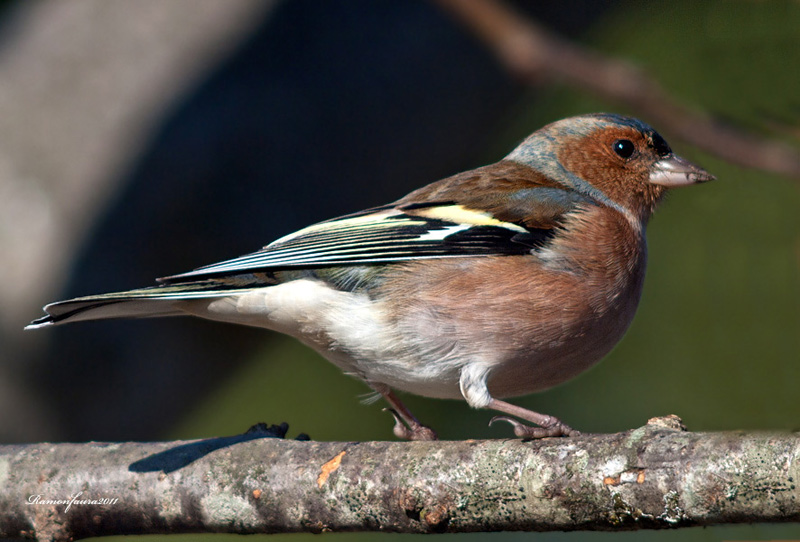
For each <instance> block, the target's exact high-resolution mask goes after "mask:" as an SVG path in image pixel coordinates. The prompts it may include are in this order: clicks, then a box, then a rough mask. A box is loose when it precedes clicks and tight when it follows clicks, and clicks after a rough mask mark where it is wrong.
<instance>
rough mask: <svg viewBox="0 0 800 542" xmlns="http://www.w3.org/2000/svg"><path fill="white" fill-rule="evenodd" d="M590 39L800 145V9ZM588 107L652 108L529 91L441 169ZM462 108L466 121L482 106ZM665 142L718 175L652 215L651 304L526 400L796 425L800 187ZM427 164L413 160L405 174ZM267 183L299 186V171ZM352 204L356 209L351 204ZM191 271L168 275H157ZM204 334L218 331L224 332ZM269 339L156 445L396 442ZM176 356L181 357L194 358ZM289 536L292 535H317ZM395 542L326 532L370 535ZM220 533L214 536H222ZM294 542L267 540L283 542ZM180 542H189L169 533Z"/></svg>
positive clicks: (648, 25) (719, 110) (778, 533)
mask: <svg viewBox="0 0 800 542" xmlns="http://www.w3.org/2000/svg"><path fill="white" fill-rule="evenodd" d="M576 39H577V40H578V41H580V42H581V43H583V44H585V45H587V46H589V47H592V48H595V49H597V50H598V51H601V52H603V53H605V54H608V55H612V56H616V57H621V58H624V59H627V60H629V61H631V62H633V63H636V64H637V65H639V66H641V67H642V68H643V69H645V70H646V71H647V72H648V73H649V74H650V75H652V76H653V77H654V78H655V79H657V80H658V81H659V82H660V84H661V85H662V86H663V87H664V88H665V89H666V90H667V91H668V92H670V93H671V94H673V95H674V96H676V97H677V98H679V99H680V100H681V101H683V102H685V103H686V104H689V105H691V106H692V107H693V108H696V109H697V110H703V111H707V112H709V113H710V114H712V115H714V116H717V117H719V118H722V119H725V120H726V121H727V122H729V123H732V124H735V125H739V126H741V127H745V128H747V129H750V130H753V131H755V132H757V133H762V134H765V135H770V136H775V133H774V132H772V131H771V130H770V128H771V127H772V126H773V124H771V123H773V122H774V121H775V120H776V119H777V120H778V121H779V122H780V123H781V125H784V124H785V125H786V126H788V127H790V130H787V131H786V132H784V133H781V134H777V137H781V138H783V139H785V140H786V141H787V142H789V143H790V144H792V145H794V146H795V147H798V148H800V135H798V134H800V3H798V2H755V1H753V2H748V1H707V2H694V1H690V0H683V1H673V2H669V3H667V2H612V3H609V4H608V7H607V9H604V11H603V12H602V13H601V14H599V15H597V16H596V17H595V18H594V19H593V20H591V21H590V23H589V24H587V25H586V26H585V28H583V29H582V30H581V31H580V32H579V33H578V35H577V36H576ZM332 107H335V104H332ZM590 111H614V112H620V113H626V114H632V115H635V116H640V115H639V114H638V113H637V111H635V110H630V109H626V107H625V105H624V104H618V103H608V102H603V101H600V100H598V99H596V98H595V97H593V96H591V95H588V94H587V93H585V92H584V91H581V90H580V89H575V88H572V87H567V86H562V85H556V84H554V85H545V86H542V87H541V88H539V89H537V91H536V92H535V94H533V93H532V94H530V95H522V96H521V98H520V99H518V100H516V101H515V102H514V106H513V108H512V109H511V110H510V111H507V112H506V114H505V115H504V117H503V118H501V119H499V121H498V123H497V124H496V125H494V126H493V128H492V129H491V130H487V133H488V134H489V135H490V136H491V137H486V138H485V139H486V140H485V142H484V144H483V145H482V146H481V148H479V149H474V152H472V153H471V154H470V156H471V158H470V160H471V162H472V163H467V164H459V167H458V169H452V170H447V171H442V172H441V175H440V176H443V175H446V174H451V173H456V172H457V171H458V170H459V169H466V168H468V167H474V166H478V165H482V164H485V163H489V162H492V161H495V160H497V159H499V158H501V157H502V156H503V155H504V154H505V153H506V152H508V151H509V150H510V149H511V148H513V147H514V146H515V145H516V143H517V142H518V141H519V140H521V139H522V138H523V137H524V136H525V135H527V134H528V133H529V132H531V131H533V130H535V129H537V128H539V127H540V126H542V125H544V124H546V123H548V122H551V121H553V120H556V119H559V118H562V117H565V116H570V115H575V114H580V113H584V112H590ZM386 114H387V115H392V116H398V115H399V116H402V114H403V113H402V112H396V111H395V112H386ZM461 114H462V115H464V116H469V115H470V111H468V110H466V111H462V112H461ZM644 120H647V118H646V117H644ZM655 128H656V129H659V127H658V126H655ZM662 135H664V136H665V138H666V139H667V140H668V141H669V142H670V143H671V145H672V146H673V148H675V149H676V151H677V152H679V153H680V154H682V155H684V156H686V157H687V158H689V159H691V160H693V161H695V162H697V163H699V164H701V165H703V166H704V167H705V168H706V169H708V170H709V171H711V172H712V173H714V174H715V175H716V176H717V178H718V181H716V182H714V183H709V184H705V185H702V186H696V187H689V188H686V189H681V190H676V191H674V192H673V193H672V194H670V197H669V198H668V199H667V200H666V201H665V202H664V203H663V204H662V206H661V208H660V209H659V211H658V212H657V213H656V215H655V216H654V218H653V220H652V221H651V223H650V226H649V231H648V239H649V251H650V260H649V268H648V275H647V280H646V284H645V290H644V295H643V299H642V303H641V305H640V308H639V311H638V313H637V316H636V318H635V320H634V322H633V325H632V327H631V329H630V330H629V332H628V334H627V335H626V337H625V338H624V340H623V341H622V343H621V344H620V345H619V346H618V347H617V348H616V349H615V350H614V351H613V352H612V353H611V354H610V355H609V356H608V357H607V358H606V359H605V360H604V361H603V362H602V363H600V364H599V365H598V366H596V367H594V368H593V369H591V370H590V371H588V372H586V373H584V374H582V375H581V376H579V377H578V378H576V379H574V380H573V381H571V382H569V383H567V384H564V385H562V386H559V387H557V388H556V389H553V390H549V391H547V392H544V393H540V394H536V395H533V396H529V397H525V398H520V399H517V400H515V402H516V403H517V404H520V405H522V406H525V407H527V408H531V409H533V410H536V411H539V412H546V413H549V414H553V415H555V416H558V417H559V418H561V419H563V420H564V421H565V422H567V423H568V424H570V425H571V426H573V427H575V428H577V429H579V430H582V431H587V432H616V431H624V430H627V429H630V428H632V427H638V426H641V425H643V424H644V423H645V422H646V421H647V419H648V418H650V417H653V416H660V415H666V414H677V415H679V416H680V417H681V418H682V419H683V420H684V422H685V423H686V425H687V426H688V428H689V429H690V430H692V431H723V430H734V429H745V430H798V429H800V400H799V398H798V390H799V389H800V180H798V179H787V178H781V177H778V176H775V175H770V174H766V173H763V172H760V171H752V170H745V169H742V168H739V167H736V166H732V165H730V164H726V163H724V162H722V161H720V160H719V159H717V158H715V157H713V156H709V155H705V154H702V153H700V152H699V151H698V150H697V149H695V148H692V147H688V146H687V145H686V144H684V143H683V142H681V141H679V140H676V139H675V138H674V137H670V134H669V133H668V132H662ZM356 154H357V151H356ZM355 159H357V158H355ZM413 169H414V167H413V164H410V165H409V170H410V171H413ZM432 180H435V177H434V178H419V179H410V180H409V182H410V183H411V187H414V186H421V185H422V184H424V183H427V182H430V181H432ZM375 181H376V182H379V181H380V180H379V179H376V180H375ZM271 182H274V183H288V184H289V185H293V186H296V184H295V183H299V182H302V179H284V178H277V179H272V180H271ZM380 188H381V187H376V188H374V191H375V192H376V193H375V194H370V197H373V196H374V197H376V198H377V199H375V200H374V201H372V202H371V204H374V205H378V204H382V203H385V202H387V201H390V200H391V199H394V198H396V197H398V196H400V195H402V192H399V193H398V192H397V191H395V188H396V187H394V186H389V187H387V188H386V189H385V194H381V193H380ZM335 194H336V188H335V187H329V189H328V191H320V192H319V193H318V194H316V195H317V197H319V198H320V199H325V198H330V197H334V195H335ZM348 210H349V211H355V210H357V208H350V209H344V211H348ZM293 212H295V213H296V214H297V215H299V218H298V220H300V221H301V222H312V221H314V220H318V219H322V218H326V217H324V216H310V217H309V218H308V220H304V218H303V211H302V209H293ZM298 225H302V224H298ZM282 233H286V232H282ZM268 240H269V239H263V241H264V242H267V241H268ZM251 248H253V247H251ZM233 255H234V254H223V255H221V256H222V257H226V256H233ZM197 263H205V262H202V261H201V262H197ZM189 267H191V265H189ZM180 270H181V269H175V270H173V269H162V272H161V274H162V275H164V274H168V273H170V272H172V271H180ZM138 285H139V284H128V286H138ZM123 287H125V286H123ZM84 293H89V292H84ZM42 301H48V300H42ZM21 324H22V323H20V327H21ZM148 325H150V324H148ZM138 329H139V327H138V325H136V326H132V327H131V326H129V327H128V328H127V331H126V333H128V334H131V333H137V331H138ZM200 329H202V330H205V331H207V332H208V333H211V332H212V330H213V329H216V327H203V328H200ZM70 331H71V330H70ZM263 335H269V337H268V339H269V340H264V341H263V345H259V346H258V347H257V348H256V349H255V350H253V352H250V353H248V355H247V359H246V360H245V362H243V363H239V364H235V365H234V366H232V368H231V369H230V370H229V371H227V372H226V373H225V375H224V378H219V379H218V381H217V384H216V385H215V386H212V387H210V388H202V389H200V390H198V393H202V400H198V401H197V402H193V403H192V404H191V407H190V408H189V409H188V410H187V411H184V412H180V414H179V415H177V416H175V418H176V419H175V422H174V423H172V424H171V425H170V427H168V428H164V429H163V430H162V431H161V432H159V433H158V434H154V435H153V436H152V438H159V439H196V438H203V437H212V436H220V435H229V434H235V433H238V432H242V431H244V430H245V429H247V428H248V427H249V426H250V425H252V424H253V423H255V422H258V421H265V422H267V423H278V422H281V421H286V422H288V423H289V424H290V431H289V436H291V437H293V436H294V435H296V434H297V433H299V432H305V433H308V434H309V435H310V436H311V437H312V438H313V439H315V440H344V441H351V440H352V441H358V440H378V439H393V438H394V437H393V436H392V433H391V425H392V424H391V418H390V416H389V415H388V414H386V413H384V412H382V408H383V405H382V404H381V403H377V404H362V403H361V402H360V401H359V399H360V398H361V397H362V396H363V394H365V393H367V392H368V391H369V390H368V389H367V387H366V386H365V385H363V384H361V383H360V382H357V381H355V380H354V379H351V378H348V377H346V376H344V375H342V374H341V373H340V372H339V371H338V370H337V369H336V368H335V367H333V366H332V365H330V364H328V363H327V362H326V361H324V360H323V359H322V358H321V357H319V356H318V355H317V354H315V353H314V352H312V351H310V350H309V349H308V348H306V347H304V346H301V345H300V344H299V343H297V342H295V341H293V340H290V339H287V338H283V337H280V336H277V335H274V334H266V333H265V334H263ZM176 352H177V353H178V354H176V355H179V352H180V350H179V349H178V350H176ZM65 363H66V361H65ZM404 400H405V401H406V403H407V405H408V406H409V408H410V409H411V410H412V411H413V412H414V413H415V414H416V415H417V416H418V417H419V418H420V419H421V420H422V421H423V422H425V423H426V424H429V425H431V426H432V427H434V428H436V430H437V431H438V432H439V435H440V437H441V438H443V439H465V438H504V437H508V436H509V435H510V431H509V428H508V427H506V426H504V425H500V424H498V425H497V426H494V427H492V428H488V427H487V422H488V420H489V419H490V418H491V417H492V414H491V413H489V412H481V411H474V410H471V409H469V408H468V407H467V406H466V405H465V404H462V403H460V402H455V401H437V400H430V399H424V398H418V397H413V396H407V395H406V396H404ZM286 536H289V537H291V538H292V540H294V541H298V540H302V539H305V538H309V539H310V537H311V535H286ZM385 536H387V535H382V534H330V535H326V537H327V538H330V537H333V538H337V539H338V540H345V539H351V538H352V539H358V540H360V541H362V542H365V541H366V540H368V539H370V540H371V539H379V538H383V537H385ZM394 536H395V537H396V536H401V535H394ZM402 536H408V535H402ZM444 536H447V537H449V536H459V537H461V538H464V539H465V538H467V537H470V538H471V540H478V539H483V538H492V539H495V540H498V539H500V538H501V537H502V538H505V539H511V538H514V537H516V538H518V539H519V538H521V537H525V538H526V539H535V540H612V539H618V538H620V539H627V540H634V539H636V540H677V539H679V538H680V539H682V540H695V541H715V540H756V539H758V540H763V539H792V538H794V539H798V538H800V525H744V526H726V527H712V528H695V529H690V530H680V531H676V532H671V531H660V532H630V533H513V534H512V533H505V534H474V535H444ZM151 538H152V537H151ZM197 538H200V537H198V536H192V537H191V539H192V540H194V539H197ZM204 538H205V537H204ZM207 538H209V539H211V536H209V537H207ZM222 538H223V536H222V535H213V539H214V540H220V539H222ZM281 538H282V536H277V535H272V536H270V540H278V539H281ZM176 539H180V537H174V536H173V537H169V540H176Z"/></svg>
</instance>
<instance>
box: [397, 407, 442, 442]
mask: <svg viewBox="0 0 800 542" xmlns="http://www.w3.org/2000/svg"><path fill="white" fill-rule="evenodd" d="M384 410H385V411H388V412H389V413H390V414H391V415H392V416H393V417H394V427H393V428H392V432H393V433H394V436H396V437H397V438H401V439H405V440H439V437H438V436H437V435H436V431H434V430H433V429H431V428H430V427H428V426H426V425H422V424H421V423H419V422H418V421H416V420H404V419H403V418H402V417H401V416H400V414H398V413H397V411H396V410H395V409H393V408H385V409H384Z"/></svg>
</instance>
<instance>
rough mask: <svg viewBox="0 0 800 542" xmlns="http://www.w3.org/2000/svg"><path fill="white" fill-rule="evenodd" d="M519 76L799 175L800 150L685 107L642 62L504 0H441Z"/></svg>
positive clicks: (712, 148) (721, 152)
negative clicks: (596, 46)
mask: <svg viewBox="0 0 800 542" xmlns="http://www.w3.org/2000/svg"><path fill="white" fill-rule="evenodd" d="M436 2H437V3H438V4H440V5H441V6H442V7H444V8H445V9H447V10H448V11H450V12H451V13H452V14H453V15H454V16H455V17H456V18H458V19H460V20H461V21H462V23H463V24H464V25H466V26H467V27H468V28H469V29H470V30H471V31H472V32H474V33H475V35H477V36H478V37H479V38H480V39H481V40H482V41H483V42H484V43H485V44H486V45H487V46H488V47H489V48H490V49H491V50H492V51H493V52H494V53H495V55H496V56H497V58H498V59H499V60H500V62H501V63H502V64H503V65H504V66H505V67H506V68H507V69H508V71H509V72H511V73H512V74H513V75H514V76H516V77H517V78H519V79H520V80H522V81H524V82H525V83H527V84H530V85H537V84H540V83H541V82H542V81H543V80H560V81H563V82H566V83H568V84H571V85H574V86H576V87H579V88H581V89H583V90H587V91H590V92H592V93H595V94H597V95H599V96H601V97H603V98H606V99H608V100H610V101H614V102H617V103H620V104H623V105H624V106H625V107H627V108H630V109H632V110H634V111H636V112H637V114H639V115H641V116H644V117H647V118H648V120H650V121H652V122H653V123H654V124H656V125H657V126H658V127H659V129H663V130H664V131H665V132H668V133H671V134H674V135H675V136H677V137H679V138H681V139H682V140H684V141H686V142H687V143H690V144H692V145H695V146H697V147H698V148H701V149H703V150H705V151H706V152H709V153H711V154H714V155H716V156H718V157H720V158H722V159H724V160H726V161H728V162H731V163H734V164H738V165H740V166H745V167H751V168H756V169H761V170H764V171H769V172H773V173H778V174H782V175H788V176H790V177H794V178H800V153H799V152H798V151H797V150H795V149H793V148H792V147H791V146H789V145H786V144H784V143H782V142H779V141H771V140H767V139H763V138H761V137H759V136H757V135H754V134H752V133H748V132H745V131H742V130H739V129H736V128H734V127H732V126H729V125H725V124H723V123H722V122H720V121H717V120H715V119H713V118H711V117H710V116H708V115H706V114H703V113H702V112H700V111H696V110H693V109H690V108H688V107H686V106H685V105H683V104H681V103H680V102H678V101H677V100H676V99H675V98H673V97H672V96H671V95H670V94H669V93H668V92H667V91H665V90H664V89H663V88H662V87H661V85H659V84H658V83H657V82H656V81H654V80H653V79H651V78H650V77H648V76H647V75H646V74H645V73H644V72H642V71H641V70H640V69H639V68H637V67H636V66H633V65H631V64H629V63H627V62H625V61H622V60H620V59H617V58H609V57H606V56H603V55H601V54H599V53H597V52H595V51H592V50H589V49H587V48H584V47H581V46H579V45H577V44H575V43H573V42H571V41H568V40H566V39H563V38H560V37H558V36H556V35H555V34H553V33H551V32H549V31H548V30H546V29H545V28H543V27H541V26H540V25H538V24H536V23H535V22H534V21H532V20H529V19H527V18H525V17H524V16H522V15H521V14H519V13H516V12H514V11H513V10H512V9H511V8H510V7H509V6H508V5H506V4H505V3H504V2H503V1H502V0H436Z"/></svg>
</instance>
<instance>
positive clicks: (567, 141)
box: [506, 113, 714, 221]
mask: <svg viewBox="0 0 800 542" xmlns="http://www.w3.org/2000/svg"><path fill="white" fill-rule="evenodd" d="M506 159H508V160H513V161H515V162H518V163H522V164H525V165H527V166H530V167H531V168H533V169H535V170H537V171H538V172H540V173H542V174H544V175H545V176H547V177H548V178H550V179H551V180H553V181H555V182H557V183H559V184H561V185H563V186H564V187H565V188H568V189H569V190H574V191H576V192H579V193H581V194H584V195H586V196H588V197H590V198H592V199H594V200H596V201H598V202H600V203H604V204H609V205H612V206H614V207H619V208H621V210H625V211H627V212H629V213H631V214H632V215H634V216H635V217H637V218H638V219H639V220H642V221H646V220H647V218H648V217H649V216H650V214H651V212H652V210H653V209H654V207H655V205H656V204H657V203H658V201H659V200H660V199H661V197H662V196H663V194H664V193H665V192H666V190H667V189H669V188H673V187H677V186H685V185H690V184H695V183H701V182H705V181H710V180H713V179H714V176H713V175H711V174H709V173H708V172H707V171H705V170H704V169H702V168H700V167H698V166H696V165H694V164H692V163H691V162H689V161H688V160H685V159H684V158H681V157H680V156H678V155H676V154H675V153H674V152H673V151H672V149H671V148H670V146H669V144H667V142H666V141H665V140H664V138H663V137H661V135H659V134H658V132H656V131H655V130H654V129H653V128H651V127H650V126H648V125H647V124H645V123H644V122H642V121H640V120H637V119H634V118H631V117H625V116H622V115H615V114H610V113H595V114H591V115H581V116H577V117H570V118H566V119H563V120H559V121H557V122H554V123H552V124H549V125H547V126H545V127H543V128H542V129H540V130H538V131H536V132H534V133H533V134H531V135H530V136H528V138H526V139H525V140H524V141H523V142H522V143H521V144H520V145H519V146H518V147H517V148H516V149H514V150H513V151H512V152H511V154H509V155H508V156H507V157H506ZM626 214H627V213H626Z"/></svg>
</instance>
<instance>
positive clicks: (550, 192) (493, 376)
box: [26, 113, 715, 440]
mask: <svg viewBox="0 0 800 542" xmlns="http://www.w3.org/2000/svg"><path fill="white" fill-rule="evenodd" d="M714 178H715V177H714V176H713V175H711V174H710V173H708V172H707V171H706V170H704V169H702V168H701V167H699V166H697V165H695V164H693V163H691V162H689V161H688V160H686V159H684V158H682V157H680V156H678V155H677V154H675V153H674V152H673V150H672V149H671V147H670V146H669V145H668V144H667V142H666V141H665V140H664V138H663V137H661V135H659V134H658V133H657V132H656V131H655V130H654V129H653V128H651V127H650V126H649V125H648V124H646V123H645V122H643V121H641V120H638V119H635V118H632V117H628V116H623V115H619V114H614V113H592V114H585V115H579V116H574V117H569V118H565V119H561V120H557V121H555V122H553V123H551V124H548V125H546V126H544V127H542V128H541V129H539V130H537V131H536V132H534V133H533V134H531V135H530V136H528V137H527V138H525V139H524V140H523V141H522V142H521V143H520V144H519V145H518V146H517V147H516V148H515V149H514V150H512V151H511V153H509V154H508V155H507V156H505V157H504V158H502V159H501V160H499V161H498V162H496V163H493V164H490V165H487V166H483V167H479V168H477V169H473V170H470V171H465V172H463V173H458V174H455V175H453V176H450V177H447V178H444V179H442V180H439V181H436V182H433V183H431V184H428V185H427V186H423V187H422V188H419V189H417V190H414V191H413V192H411V193H409V194H408V195H406V196H404V197H402V198H400V199H399V200H397V201H395V202H393V203H391V204H388V205H384V206H380V207H374V208H371V209H367V210H365V211H361V212H356V213H353V214H349V215H345V216H342V217H339V218H334V219H331V220H327V221H324V222H320V223H316V224H314V225H311V226H308V227H306V228H303V229H300V230H299V231H297V232H295V233H291V234H289V235H286V236H284V237H281V238H280V239H277V240H276V241H274V242H272V243H270V244H268V245H266V246H265V247H263V248H262V249H260V250H258V251H256V252H253V253H251V254H247V255H244V256H241V257H238V258H234V259H230V260H226V261H222V262H220V263H216V264H212V265H207V266H204V267H199V268H197V269H195V270H193V271H189V272H186V273H181V274H176V275H171V276H166V277H163V278H160V279H157V284H156V285H154V286H149V287H145V288H140V289H134V290H129V291H123V292H114V293H105V294H100V295H89V296H85V297H78V298H75V299H70V300H66V301H58V302H55V303H51V304H48V305H46V306H45V307H44V311H45V313H46V315H45V316H43V317H41V318H39V319H37V320H34V321H33V322H31V324H30V325H28V326H27V327H26V329H37V328H43V327H48V326H53V325H60V324H65V323H69V322H78V321H84V320H99V319H107V318H143V317H160V316H178V315H191V316H197V317H201V318H206V319H211V320H217V321H222V322H228V323H233V324H242V325H247V326H255V327H261V328H267V329H270V330H275V331H278V332H281V333H284V334H287V335H290V336H292V337H295V338H297V339H299V340H300V341H301V342H303V343H305V344H307V345H309V346H310V347H312V348H313V349H315V350H316V351H318V352H319V353H320V354H321V355H322V356H323V357H325V358H326V359H327V360H329V361H330V362H332V363H333V364H334V365H336V366H338V367H339V368H340V369H341V370H342V371H343V372H344V373H346V374H348V375H351V376H355V377H356V378H359V379H361V380H362V381H364V382H365V383H366V384H367V385H368V386H369V387H370V388H371V389H372V390H374V392H376V394H375V397H377V398H380V397H381V396H382V397H383V398H384V399H385V400H386V402H387V403H388V405H389V408H388V410H389V412H390V413H391V414H392V415H393V416H394V427H393V432H394V434H395V435H396V436H397V437H398V438H402V439H409V440H435V439H436V438H437V434H436V432H435V431H434V430H433V429H432V428H431V427H429V426H427V425H424V424H423V423H422V422H420V421H419V420H418V419H417V418H416V417H415V416H414V415H413V414H412V413H411V412H410V411H409V409H408V408H407V407H406V406H405V405H404V404H403V402H402V401H401V400H400V398H399V397H398V395H397V393H396V391H398V390H399V391H403V392H408V393H411V394H415V395H419V396H424V397H432V398H442V399H461V400H465V401H466V402H467V403H468V405H469V406H471V407H473V408H477V409H488V410H492V411H495V412H497V413H499V414H498V415H497V416H495V417H494V418H492V421H491V422H490V423H492V422H496V421H504V422H508V423H510V424H511V425H512V429H513V432H514V434H515V435H516V436H517V437H522V438H544V437H569V436H574V435H578V434H580V433H579V431H576V430H574V429H572V428H571V427H570V426H568V425H567V424H566V423H564V422H562V421H561V420H560V419H558V418H556V417H554V416H550V415H547V414H541V413H538V412H534V411H532V410H529V409H526V408H523V407H520V406H516V405H514V404H513V403H510V402H507V401H505V399H508V398H511V397H518V396H522V395H527V394H530V393H534V392H537V391H542V390H545V389H548V388H551V387H553V386H555V385H557V384H561V383H562V382H565V381H567V380H569V379H571V378H573V377H574V376H576V375H578V374H579V373H581V372H583V371H585V370H586V369H588V368H589V367H591V366H592V365H594V364H595V363H597V362H598V361H599V360H600V359H602V358H603V357H604V356H605V355H606V354H608V353H609V352H610V351H611V349H612V348H613V347H614V346H615V345H616V344H617V343H618V342H619V341H620V340H621V339H622V337H623V335H624V334H625V332H626V330H627V329H628V327H629V325H630V323H631V321H632V319H633V317H634V314H635V312H636V308H637V305H638V303H639V300H640V297H641V293H642V287H643V284H644V274H645V267H646V262H647V243H646V237H645V229H646V226H647V223H648V220H649V219H650V217H651V215H652V213H653V211H654V210H655V208H656V206H657V204H658V203H659V202H660V201H661V200H662V199H663V197H664V195H665V194H666V193H667V192H668V191H669V190H670V189H673V188H676V187H681V186H687V185H692V184H697V183H703V182H706V181H711V180H713V179H714ZM254 219H255V217H254Z"/></svg>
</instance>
